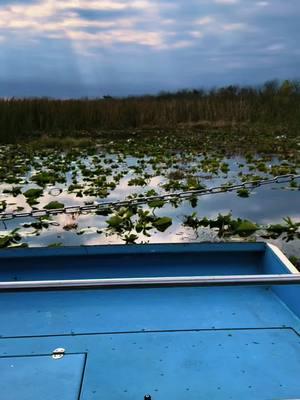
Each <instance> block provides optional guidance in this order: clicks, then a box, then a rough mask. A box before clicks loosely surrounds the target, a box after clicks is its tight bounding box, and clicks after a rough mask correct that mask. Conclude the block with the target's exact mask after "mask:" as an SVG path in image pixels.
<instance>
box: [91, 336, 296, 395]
mask: <svg viewBox="0 0 300 400" xmlns="http://www.w3.org/2000/svg"><path fill="white" fill-rule="evenodd" d="M100 339H101V340H99V342H98V346H99V350H96V349H95V352H97V355H96V354H95V353H94V354H93V357H96V358H97V364H98V365H104V364H105V370H103V371H101V369H100V370H99V371H97V373H96V374H95V376H92V375H90V376H89V377H88V383H89V385H88V386H86V387H85V388H84V390H83V399H86V398H90V397H89V394H90V393H91V391H93V390H95V391H97V392H99V393H101V394H102V396H103V398H105V399H107V400H119V399H122V400H138V399H141V400H142V399H144V396H145V395H149V396H151V399H152V400H164V399H166V398H170V399H173V400H207V399H214V400H224V399H232V400H240V399H243V400H253V399H255V400H271V399H299V398H300V380H299V376H300V340H299V337H298V335H297V334H296V333H295V332H294V331H293V330H292V329H252V330H251V329H250V330H223V331H213V330H211V331H205V332H204V331H202V332H172V333H167V332H166V333H145V334H125V335H114V336H111V337H109V338H100Z"/></svg>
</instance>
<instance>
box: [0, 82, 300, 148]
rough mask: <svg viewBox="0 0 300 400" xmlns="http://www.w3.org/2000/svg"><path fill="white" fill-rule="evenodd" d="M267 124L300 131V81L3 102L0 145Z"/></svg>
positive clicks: (0, 103)
mask: <svg viewBox="0 0 300 400" xmlns="http://www.w3.org/2000/svg"><path fill="white" fill-rule="evenodd" d="M216 122H220V123H228V124H239V123H243V124H249V125H251V124H264V125H269V126H282V127H285V128H286V130H287V131H290V132H293V133H296V134H299V132H300V82H298V81H288V80H286V81H283V82H277V81H270V82H266V83H265V84H264V85H262V86H260V87H239V86H227V87H222V88H218V89H212V90H209V91H207V90H202V89H200V90H182V91H178V92H176V93H167V92H163V93H160V94H158V95H155V96H140V97H127V98H112V97H110V96H105V97H104V98H101V99H100V98H99V99H87V98H84V99H74V100H58V99H49V98H25V99H18V98H11V99H0V141H1V142H3V143H5V142H13V141H19V140H20V141H21V140H26V139H28V138H29V137H31V136H37V135H55V136H61V135H73V134H74V135H75V134H76V135H78V134H96V133H101V131H107V130H110V129H142V128H151V127H160V128H172V127H176V126H178V125H180V124H191V125H192V124H200V125H201V124H204V126H205V125H208V126H209V123H216Z"/></svg>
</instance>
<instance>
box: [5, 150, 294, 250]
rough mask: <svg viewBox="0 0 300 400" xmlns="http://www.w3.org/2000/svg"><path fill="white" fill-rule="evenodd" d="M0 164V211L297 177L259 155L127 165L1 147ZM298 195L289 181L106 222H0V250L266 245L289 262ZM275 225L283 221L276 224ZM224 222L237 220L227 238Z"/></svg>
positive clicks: (179, 157)
mask: <svg viewBox="0 0 300 400" xmlns="http://www.w3.org/2000/svg"><path fill="white" fill-rule="evenodd" d="M1 155H2V161H1V166H2V181H1V185H0V204H1V205H2V211H5V212H10V211H28V210H30V209H31V208H32V207H33V208H38V209H42V208H44V207H46V208H55V207H59V206H71V205H84V204H90V203H92V202H101V201H105V200H122V199H126V198H130V197H131V198H132V197H134V196H139V195H155V193H158V194H163V193H166V192H176V191H180V190H188V189H195V188H201V187H206V188H210V187H215V186H219V185H225V184H236V183H240V182H241V181H247V180H252V179H259V178H269V177H273V176H276V175H280V174H283V173H299V165H297V164H294V163H293V162H291V161H290V160H289V161H286V160H282V159H280V158H278V157H266V156H255V157H246V158H245V157H240V156H232V157H227V158H226V157H220V156H216V155H209V154H205V155H199V154H193V153H185V154H182V153H181V152H173V153H172V154H171V155H170V154H168V155H164V154H163V153H162V155H154V156H145V155H141V156H137V157H133V156H131V155H130V154H122V153H120V152H118V153H113V152H105V151H103V150H102V149H101V148H97V149H96V150H93V151H90V150H84V151H82V150H81V151H79V150H78V151H73V152H70V153H68V152H63V151H59V150H47V151H44V150H43V151H40V152H39V151H35V152H31V153H23V152H22V151H19V152H17V153H16V154H13V155H8V150H7V147H2V148H1ZM32 189H34V190H32ZM56 189H59V191H58V190H56ZM299 189H300V181H299V180H298V181H295V182H294V183H292V184H289V183H287V184H272V185H268V186H264V187H256V188H255V189H253V190H251V191H249V192H247V191H246V192H241V193H237V192H225V193H221V194H214V195H205V196H202V197H199V198H197V199H195V198H194V199H191V200H181V201H180V202H175V203H172V204H171V203H167V204H161V203H160V202H154V203H155V204H150V205H145V206H139V207H138V208H137V209H133V210H132V209H121V210H111V212H110V213H107V214H106V215H97V214H96V213H86V214H84V213H83V214H75V213H74V214H72V215H66V214H59V215H55V216H52V217H46V218H40V219H34V218H31V217H26V218H17V219H12V220H7V221H0V238H1V247H3V248H4V247H11V246H16V247H18V246H27V245H28V246H31V247H32V246H73V245H98V244H117V243H160V242H203V241H220V240H222V241H224V240H228V241H240V240H251V241H255V240H256V241H260V240H266V241H268V242H271V243H274V244H276V245H278V246H279V247H280V248H281V249H282V250H283V251H284V252H285V253H286V254H287V255H288V256H290V257H291V256H293V257H296V258H300V240H299V238H300V190H299ZM60 191H61V193H60ZM219 214H220V215H221V216H219V217H218V215H219ZM229 214H230V215H229ZM284 217H289V220H286V221H284V220H283V218H284ZM203 218H205V220H204V221H203ZM238 218H239V219H240V220H238ZM206 220H207V221H208V222H207V221H206ZM212 221H215V222H214V223H212ZM231 221H238V222H237V223H236V222H235V223H234V224H233V226H234V227H235V228H234V229H232V226H231ZM228 225H229V228H228ZM272 226H273V227H274V229H270V227H272ZM280 226H281V228H280ZM276 227H277V228H276Z"/></svg>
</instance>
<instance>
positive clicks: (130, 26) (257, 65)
mask: <svg viewBox="0 0 300 400" xmlns="http://www.w3.org/2000/svg"><path fill="white" fill-rule="evenodd" d="M298 2H299V0H285V1H284V2H282V0H243V1H241V0H189V1H186V2H183V1H182V0H34V1H32V0H1V6H0V43H1V52H0V81H1V82H9V84H8V83H7V84H6V85H4V86H3V85H2V88H5V91H6V92H7V93H8V92H10V93H14V94H15V91H14V90H11V91H10V89H9V88H10V86H11V85H13V82H14V81H15V82H17V84H16V85H17V86H16V91H17V90H20V91H23V93H25V92H26V93H29V92H30V88H32V91H33V92H34V93H40V92H39V87H40V88H44V89H43V90H44V91H45V92H47V90H48V91H49V92H51V94H52V95H53V91H54V87H56V89H55V90H56V91H57V93H62V92H70V93H72V94H74V93H82V94H83V95H85V94H93V93H97V91H98V90H99V88H102V89H101V90H104V91H106V92H110V90H109V88H111V91H112V92H114V94H117V93H122V94H126V93H130V92H131V93H134V92H135V93H137V92H139V91H140V92H143V91H149V92H151V91H159V90H161V89H166V90H168V89H172V88H173V89H176V88H178V87H195V86H201V84H202V83H204V84H207V85H208V84H212V85H213V84H218V83H225V82H232V81H234V82H235V81H236V82H242V81H243V82H249V81H250V80H256V81H259V82H260V81H263V80H264V79H265V78H266V79H268V77H269V76H270V75H271V76H274V77H275V76H278V77H279V78H280V77H281V76H282V77H285V78H286V77H287V75H289V74H290V76H291V77H292V78H294V77H297V75H298V74H299V73H298V71H299V66H300V52H299V50H298V40H297V38H298V37H299V34H300V27H299V18H300V7H299V3H298ZM16 66H18V68H16ZM50 77H55V79H54V82H52V81H51V82H52V83H51V84H49V80H50ZM51 79H52V78H51ZM26 82H28V90H27V89H25V88H26ZM43 82H44V83H43ZM54 83H55V84H57V86H55V85H54ZM52 84H53V90H52V89H50V87H52V86H51V85H52ZM72 85H74V87H73V89H72ZM76 85H77V86H76ZM60 87H61V89H59V88H60ZM76 87H77V89H76ZM131 88H132V90H131ZM2 90H4V89H2ZM41 90H42V89H41ZM1 94H2V93H0V95H1ZM43 94H47V93H44V92H43Z"/></svg>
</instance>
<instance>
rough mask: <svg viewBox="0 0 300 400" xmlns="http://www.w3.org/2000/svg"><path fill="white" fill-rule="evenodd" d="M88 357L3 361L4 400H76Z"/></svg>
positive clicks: (0, 360)
mask: <svg viewBox="0 0 300 400" xmlns="http://www.w3.org/2000/svg"><path fill="white" fill-rule="evenodd" d="M84 364H85V354H66V355H64V357H61V358H60V359H55V358H53V356H52V354H49V355H41V356H20V357H0V383H1V398H3V399H5V400H33V399H40V400H77V399H78V397H79V395H80V388H81V382H82V377H83V371H84Z"/></svg>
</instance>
